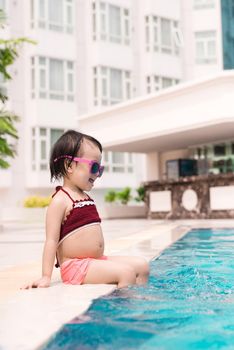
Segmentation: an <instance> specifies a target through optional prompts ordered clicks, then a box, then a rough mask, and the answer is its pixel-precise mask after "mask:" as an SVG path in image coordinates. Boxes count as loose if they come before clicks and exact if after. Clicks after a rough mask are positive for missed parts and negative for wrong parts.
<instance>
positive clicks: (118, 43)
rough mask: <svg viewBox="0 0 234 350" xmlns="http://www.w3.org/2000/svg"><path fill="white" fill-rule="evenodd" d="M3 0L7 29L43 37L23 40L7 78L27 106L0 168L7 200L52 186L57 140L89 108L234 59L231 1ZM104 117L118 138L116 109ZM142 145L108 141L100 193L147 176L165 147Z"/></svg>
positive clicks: (15, 99)
mask: <svg viewBox="0 0 234 350" xmlns="http://www.w3.org/2000/svg"><path fill="white" fill-rule="evenodd" d="M0 7H1V8H3V9H4V10H5V12H6V14H7V26H6V27H5V29H4V30H1V35H2V37H4V38H7V37H22V36H25V37H28V38H31V39H33V40H35V41H36V44H35V45H33V44H25V45H24V46H23V48H22V49H21V51H20V56H19V59H18V60H17V61H16V62H15V64H14V65H13V66H12V67H11V74H12V78H13V79H12V81H10V82H9V83H7V85H6V84H5V83H4V82H3V81H0V84H1V86H2V87H4V88H6V89H7V92H8V96H9V103H8V106H7V107H8V108H9V109H10V110H13V111H14V112H15V113H16V114H18V115H19V116H20V122H19V123H18V125H17V126H18V130H19V141H18V143H17V151H18V155H17V157H16V158H15V159H14V160H13V161H12V162H11V163H12V166H11V168H10V169H8V170H4V171H3V170H1V171H0V195H1V199H2V201H1V203H2V204H0V205H1V206H7V207H8V206H21V205H22V202H23V199H24V198H25V197H27V196H29V195H33V194H41V195H48V194H50V193H51V191H52V188H53V187H54V186H55V184H51V183H50V182H49V171H48V157H49V153H50V148H51V146H52V145H53V143H54V142H55V140H56V139H57V138H58V137H59V136H60V135H61V134H62V133H63V132H64V131H65V130H67V129H70V128H76V129H77V128H78V129H79V120H82V119H83V120H84V119H85V118H86V116H87V115H90V114H94V115H95V113H99V112H101V111H103V110H104V109H106V108H107V109H108V108H110V107H111V106H112V105H114V104H118V103H127V102H126V101H128V100H131V99H134V98H139V97H140V96H145V95H147V94H157V93H158V91H159V90H162V89H166V88H170V87H171V86H173V85H178V84H180V83H181V82H185V81H188V80H192V79H196V78H199V77H204V76H207V75H210V74H214V73H217V72H220V71H222V70H223V69H231V68H233V67H234V64H233V57H234V55H232V54H231V51H230V50H231V49H230V47H231V46H232V49H233V45H232V43H233V41H232V40H233V38H232V34H233V30H232V27H233V2H232V1H221V0H173V2H172V1H171V0H160V1H153V0H145V1H144V2H143V1H141V0H103V1H99V0H96V1H92V0H31V1H28V0H20V1H19V0H14V1H13V0H5V1H4V0H2V1H0ZM230 33H232V34H230ZM191 103H194V101H191ZM168 108H170V106H168ZM77 117H78V123H77ZM97 118H98V117H97ZM139 118H142V127H144V116H139ZM81 124H82V123H81ZM81 124H80V125H81ZM115 126H116V128H115ZM105 127H106V128H109V133H110V135H111V133H112V132H113V138H115V130H117V129H119V120H118V116H116V119H115V121H114V123H113V124H112V123H111V124H109V123H108V120H106V123H105ZM127 127H131V125H130V123H129V126H128V124H127ZM112 130H113V131H112ZM83 131H84V132H85V131H86V130H85V129H84V130H83ZM119 132H120V133H121V128H120V131H119ZM97 136H98V135H97ZM100 141H101V142H102V140H101V139H100ZM104 146H105V145H104ZM143 149H144V148H142V152H141V151H140V150H139V151H137V152H134V151H133V152H131V150H129V151H126V152H125V151H124V150H121V149H118V147H117V148H116V149H115V150H114V151H113V150H108V149H106V150H105V152H104V154H103V161H104V164H105V165H106V173H105V177H104V178H103V179H100V180H99V181H98V182H97V187H96V189H94V190H93V194H94V196H96V197H97V199H98V200H99V201H100V202H101V201H102V200H103V194H104V193H105V191H106V190H107V189H109V188H123V187H125V186H130V187H133V188H136V187H137V186H138V185H139V184H140V182H141V181H142V180H147V179H148V175H149V173H150V171H149V167H153V165H152V164H153V163H154V162H153V161H154V159H155V157H156V158H157V157H158V152H151V153H150V154H148V155H147V157H146V156H145V155H144V153H145V152H144V151H143Z"/></svg>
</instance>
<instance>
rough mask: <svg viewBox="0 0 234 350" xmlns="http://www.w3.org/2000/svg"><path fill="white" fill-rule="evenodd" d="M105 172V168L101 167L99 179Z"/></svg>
mask: <svg viewBox="0 0 234 350" xmlns="http://www.w3.org/2000/svg"><path fill="white" fill-rule="evenodd" d="M103 171H104V166H100V169H99V177H101V176H102V174H103Z"/></svg>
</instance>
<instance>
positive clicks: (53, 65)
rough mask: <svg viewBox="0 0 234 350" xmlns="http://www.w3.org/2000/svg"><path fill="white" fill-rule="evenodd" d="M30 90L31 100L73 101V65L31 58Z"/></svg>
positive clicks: (42, 58)
mask: <svg viewBox="0 0 234 350" xmlns="http://www.w3.org/2000/svg"><path fill="white" fill-rule="evenodd" d="M36 77H37V79H36ZM31 88H32V95H31V96H32V98H36V97H39V98H42V99H51V100H67V101H74V63H73V62H72V61H63V60H58V59H53V58H48V57H42V56H39V57H32V58H31Z"/></svg>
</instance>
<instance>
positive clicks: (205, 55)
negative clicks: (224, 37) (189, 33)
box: [195, 31, 217, 64]
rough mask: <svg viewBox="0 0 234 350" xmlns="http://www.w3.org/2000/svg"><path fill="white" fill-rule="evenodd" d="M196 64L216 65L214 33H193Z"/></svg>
mask: <svg viewBox="0 0 234 350" xmlns="http://www.w3.org/2000/svg"><path fill="white" fill-rule="evenodd" d="M195 44H196V63H198V64H210V63H216V61H217V57H216V32H215V31H205V32H196V33H195Z"/></svg>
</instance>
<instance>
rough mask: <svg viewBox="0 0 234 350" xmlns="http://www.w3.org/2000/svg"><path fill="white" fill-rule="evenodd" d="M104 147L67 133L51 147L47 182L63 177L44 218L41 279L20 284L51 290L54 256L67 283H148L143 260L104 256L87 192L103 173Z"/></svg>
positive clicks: (94, 207) (85, 136)
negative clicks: (44, 238) (61, 183)
mask: <svg viewBox="0 0 234 350" xmlns="http://www.w3.org/2000/svg"><path fill="white" fill-rule="evenodd" d="M101 155H102V146H101V144H100V143H99V142H98V141H97V140H96V139H95V138H93V137H91V136H89V135H85V134H82V133H79V132H77V131H74V130H69V131H67V132H66V133H64V134H63V135H62V136H61V137H60V138H59V139H58V141H57V142H56V143H55V144H54V147H53V149H52V151H51V157H50V172H51V179H57V180H58V179H61V178H62V179H63V186H62V187H61V186H58V187H57V188H56V192H55V193H54V194H53V196H52V197H53V198H52V201H51V203H50V205H49V207H48V210H47V215H46V241H45V245H44V251H43V262H42V277H41V278H40V279H38V280H36V281H35V282H33V283H31V284H28V285H26V286H24V287H23V288H25V289H28V288H30V287H32V288H37V287H49V286H50V282H51V275H52V271H53V265H54V260H55V257H57V263H56V265H55V266H56V267H59V266H60V272H61V278H62V281H63V282H64V283H66V284H84V283H115V284H117V286H118V287H119V288H121V287H125V286H128V285H131V284H135V283H136V284H144V283H146V282H147V279H148V274H149V266H148V263H147V262H146V261H145V259H143V258H141V257H125V256H105V255H104V240H103V234H102V229H101V225H100V222H101V219H100V217H99V215H98V212H97V209H96V206H95V203H94V201H93V199H92V198H90V197H89V195H88V194H87V193H86V192H84V191H90V190H91V189H92V187H93V186H94V182H95V181H96V179H97V178H98V177H100V176H101V175H102V173H103V170H104V167H103V166H101Z"/></svg>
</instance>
